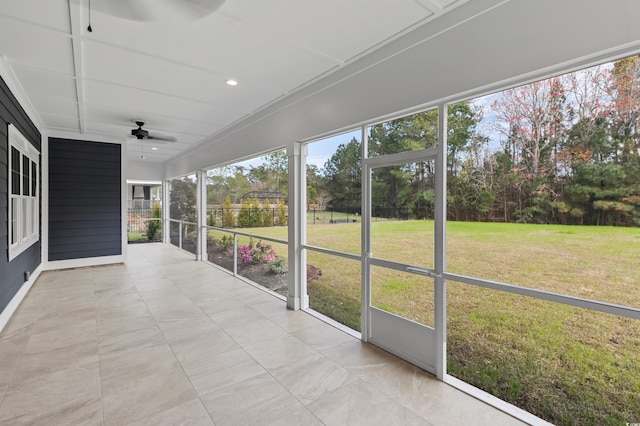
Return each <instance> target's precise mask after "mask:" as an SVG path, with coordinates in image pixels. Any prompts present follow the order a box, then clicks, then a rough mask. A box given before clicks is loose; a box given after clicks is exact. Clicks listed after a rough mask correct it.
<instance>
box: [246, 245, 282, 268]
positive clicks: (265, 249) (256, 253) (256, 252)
mask: <svg viewBox="0 0 640 426" xmlns="http://www.w3.org/2000/svg"><path fill="white" fill-rule="evenodd" d="M275 258H276V252H275V250H274V249H273V248H272V247H271V245H270V244H267V243H263V242H262V241H258V242H257V243H256V244H254V243H253V240H252V239H251V240H249V244H248V245H243V246H242V247H240V249H239V250H238V266H239V267H241V268H242V267H243V266H245V265H256V264H260V263H267V262H270V261H272V260H273V259H275Z"/></svg>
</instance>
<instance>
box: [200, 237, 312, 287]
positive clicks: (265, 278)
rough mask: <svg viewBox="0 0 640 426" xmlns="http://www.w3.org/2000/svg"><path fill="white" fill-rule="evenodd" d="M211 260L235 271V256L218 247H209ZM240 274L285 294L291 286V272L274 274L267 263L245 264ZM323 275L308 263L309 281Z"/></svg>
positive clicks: (240, 269)
mask: <svg viewBox="0 0 640 426" xmlns="http://www.w3.org/2000/svg"><path fill="white" fill-rule="evenodd" d="M208 258H209V262H211V263H215V264H216V265H218V266H221V267H223V268H225V269H226V270H228V271H233V256H232V255H230V254H228V253H226V252H225V251H223V250H221V249H218V248H217V247H209V251H208ZM238 275H241V276H243V277H244V278H247V279H249V280H251V281H253V282H255V283H256V284H260V285H261V286H263V287H266V288H268V289H269V290H272V291H275V292H276V293H278V294H281V295H283V296H286V295H287V292H288V287H289V273H287V272H285V273H284V274H274V273H273V272H271V271H270V270H269V265H267V264H266V263H261V264H252V265H244V266H243V267H242V268H238ZM321 275H322V271H321V270H320V269H319V268H316V267H315V266H313V265H307V282H311V281H314V280H317V279H318V278H319V277H320V276H321Z"/></svg>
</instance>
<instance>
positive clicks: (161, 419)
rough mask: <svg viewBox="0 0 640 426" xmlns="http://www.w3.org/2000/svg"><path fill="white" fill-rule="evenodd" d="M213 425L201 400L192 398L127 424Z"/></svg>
mask: <svg viewBox="0 0 640 426" xmlns="http://www.w3.org/2000/svg"><path fill="white" fill-rule="evenodd" d="M175 425H180V426H207V425H211V426H215V425H214V423H213V420H211V417H210V416H209V413H208V412H207V410H206V408H205V407H204V405H202V401H200V399H193V400H191V401H188V402H185V403H184V404H180V405H177V406H175V407H173V408H169V409H168V410H165V411H161V412H159V413H157V414H154V415H152V416H149V417H146V418H144V419H142V420H138V421H137V422H134V423H130V424H129V426H175Z"/></svg>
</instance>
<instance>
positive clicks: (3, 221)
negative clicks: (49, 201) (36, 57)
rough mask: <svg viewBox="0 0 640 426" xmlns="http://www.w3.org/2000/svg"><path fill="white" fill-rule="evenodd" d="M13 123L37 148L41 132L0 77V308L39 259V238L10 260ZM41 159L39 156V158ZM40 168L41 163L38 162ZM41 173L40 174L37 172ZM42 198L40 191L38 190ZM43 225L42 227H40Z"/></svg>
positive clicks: (7, 301) (0, 308)
mask: <svg viewBox="0 0 640 426" xmlns="http://www.w3.org/2000/svg"><path fill="white" fill-rule="evenodd" d="M9 124H13V125H14V126H16V127H17V128H18V130H20V132H21V133H22V134H23V135H24V136H25V137H26V138H27V139H28V140H29V142H31V144H32V145H33V146H34V147H36V148H37V149H38V151H40V132H38V129H37V128H36V126H35V125H34V124H33V123H32V122H31V120H30V119H29V117H28V116H27V114H26V113H25V112H24V110H23V109H22V107H21V106H20V104H19V103H18V101H17V100H16V98H15V97H14V96H13V94H12V93H11V91H10V90H9V88H8V87H7V85H6V83H5V82H4V80H3V79H2V78H0V312H1V311H3V310H4V308H5V307H6V306H7V304H8V303H9V302H10V301H11V299H12V298H13V296H14V295H15V294H16V293H17V292H18V290H19V289H20V287H21V286H22V284H24V273H25V272H26V271H28V272H30V273H31V272H33V271H34V270H35V269H36V268H37V267H38V266H39V265H40V263H41V258H40V242H37V243H36V244H33V245H32V246H31V247H29V248H28V249H27V250H25V251H24V252H22V253H21V254H20V255H19V256H18V257H16V258H15V259H13V260H12V261H11V262H9V249H8V247H9V239H8V234H9V223H8V221H7V217H8V214H9V210H8V204H9V203H8V187H7V186H8V167H7V166H8V163H9V159H8V156H7V155H8V154H7V153H8V151H9V150H8V145H9V140H8V136H7V132H8V125H9ZM40 163H42V160H41V161H40ZM40 169H41V170H42V165H41V166H40ZM40 176H42V174H40ZM40 199H42V193H41V194H40ZM41 228H42V227H41Z"/></svg>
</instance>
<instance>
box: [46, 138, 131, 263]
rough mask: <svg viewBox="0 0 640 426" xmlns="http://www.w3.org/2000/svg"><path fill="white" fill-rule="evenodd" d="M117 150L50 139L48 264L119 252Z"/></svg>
mask: <svg viewBox="0 0 640 426" xmlns="http://www.w3.org/2000/svg"><path fill="white" fill-rule="evenodd" d="M120 149H121V146H120V145H118V144H109V143H101V142H87V141H77V140H70V139H57V138H49V260H50V261H54V260H66V259H79V258H87V257H101V256H112V255H120V254H122V209H121V205H122V197H121V182H122V180H121V179H122V175H121V164H122V163H121V158H120Z"/></svg>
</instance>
